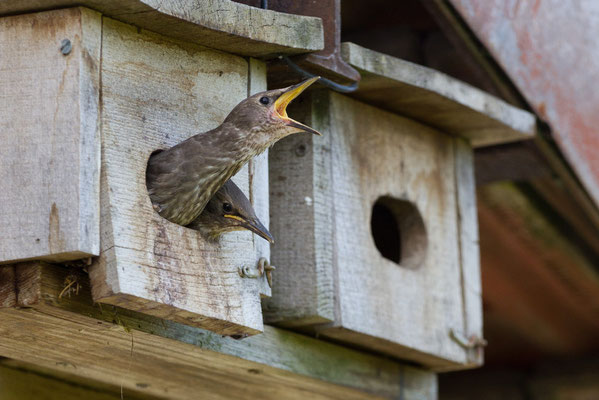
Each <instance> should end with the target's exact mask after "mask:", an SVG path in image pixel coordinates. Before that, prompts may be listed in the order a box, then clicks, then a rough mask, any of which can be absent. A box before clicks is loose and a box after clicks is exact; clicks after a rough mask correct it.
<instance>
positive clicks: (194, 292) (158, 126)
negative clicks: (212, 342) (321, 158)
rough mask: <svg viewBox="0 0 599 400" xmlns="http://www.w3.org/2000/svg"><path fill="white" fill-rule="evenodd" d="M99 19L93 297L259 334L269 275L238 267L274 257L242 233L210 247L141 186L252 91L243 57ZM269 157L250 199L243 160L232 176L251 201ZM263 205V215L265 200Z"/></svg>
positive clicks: (258, 191) (254, 181) (258, 163)
mask: <svg viewBox="0 0 599 400" xmlns="http://www.w3.org/2000/svg"><path fill="white" fill-rule="evenodd" d="M103 21H104V23H103V44H102V181H101V184H102V190H101V196H102V197H101V202H102V210H101V220H102V253H101V256H100V258H99V259H98V260H97V262H96V263H95V264H94V265H93V266H92V267H91V269H90V274H91V279H92V285H93V294H94V299H95V300H96V301H100V302H103V303H109V304H114V305H119V306H121V307H124V308H129V309H133V310H136V311H140V312H144V313H148V314H151V315H155V316H158V317H160V318H165V319H172V320H176V321H180V322H183V323H187V324H192V325H196V326H201V327H204V328H206V329H210V330H214V331H216V332H219V333H221V334H227V335H233V334H235V335H237V334H255V333H258V332H260V331H261V330H262V315H261V310H260V295H261V294H263V295H268V294H269V293H270V291H269V288H268V285H267V284H266V280H265V278H264V277H262V278H261V279H243V278H241V277H240V276H239V274H238V268H240V267H243V266H250V267H254V266H255V265H256V264H257V262H258V259H259V258H260V256H263V255H268V249H267V248H264V246H263V245H262V244H260V245H258V244H257V240H261V239H259V238H257V239H254V238H253V237H252V234H251V232H249V231H244V232H234V233H230V234H226V235H223V237H222V238H221V240H220V242H218V243H208V242H206V241H205V240H204V239H202V238H201V236H200V234H199V233H198V232H196V231H193V230H191V229H187V228H184V227H182V226H179V225H176V224H173V223H170V222H168V221H167V220H165V219H163V218H162V217H160V216H159V215H158V214H157V213H156V212H155V211H154V210H153V208H152V206H151V203H150V199H149V197H148V193H147V189H146V185H145V169H146V164H147V160H148V158H149V156H150V154H151V153H152V152H153V151H154V150H156V149H161V148H167V147H170V146H173V145H175V144H176V143H179V142H180V141H182V140H184V139H186V138H188V137H189V136H192V135H194V134H196V133H198V132H202V131H207V130H209V129H212V128H214V127H216V126H217V125H219V124H220V123H221V122H222V121H223V119H224V118H225V116H226V115H227V114H228V112H229V111H230V110H231V109H232V108H233V107H234V106H235V105H236V104H237V103H238V102H239V101H241V100H242V99H244V98H245V97H246V96H247V93H248V79H249V78H248V70H249V68H248V63H247V61H246V60H244V59H243V58H240V57H237V56H232V55H228V54H224V53H219V52H215V51H213V50H209V49H206V48H203V47H199V46H195V45H192V44H189V43H183V42H174V41H171V40H169V39H167V38H165V37H162V36H160V35H157V34H153V33H150V32H145V31H140V30H138V29H137V28H135V27H133V26H130V25H126V24H123V23H121V22H117V21H114V20H111V19H109V18H104V20H103ZM262 74H263V72H262ZM256 79H258V78H256ZM252 85H254V86H255V87H258V86H259V83H258V80H256V81H255V82H254V81H252ZM263 162H265V160H264V159H256V160H254V165H255V166H256V168H257V169H256V170H255V171H254V175H256V174H258V175H259V176H258V175H257V176H256V179H252V187H253V189H252V193H253V195H252V194H251V193H250V191H249V187H250V174H249V172H248V167H247V166H246V167H244V169H242V170H241V171H240V172H239V173H238V174H237V175H236V176H235V177H234V178H233V180H234V181H235V183H237V185H238V186H239V187H240V188H241V189H242V190H243V191H244V192H245V193H246V194H248V195H249V197H252V198H253V200H254V204H257V203H258V198H259V196H260V195H261V194H262V193H263V192H264V190H263V189H261V188H259V187H258V185H262V184H264V181H265V179H264V173H265V172H264V171H265V168H264V167H262V166H261V164H262V163H263ZM260 202H261V206H260V207H259V209H260V213H261V215H264V214H265V213H266V212H267V210H265V205H266V204H267V202H268V200H267V199H266V200H264V199H261V200H260ZM257 246H262V247H261V248H260V249H258V247H257Z"/></svg>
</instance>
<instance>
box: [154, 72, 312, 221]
mask: <svg viewBox="0 0 599 400" xmlns="http://www.w3.org/2000/svg"><path fill="white" fill-rule="evenodd" d="M318 79H319V78H311V79H308V80H306V81H304V82H302V83H299V84H297V85H293V86H290V87H287V88H284V89H276V90H269V91H266V92H262V93H258V94H255V95H253V96H251V97H248V98H247V99H245V100H243V101H242V102H241V103H239V104H238V105H237V106H236V107H235V108H234V109H233V110H232V111H231V112H230V113H229V115H228V116H227V118H225V121H224V122H223V123H222V124H221V125H220V126H219V127H218V128H216V129H213V130H211V131H208V132H203V133H199V134H197V135H195V136H192V137H191V138H189V139H187V140H185V141H183V142H181V143H179V144H177V145H176V146H173V147H171V148H170V149H167V150H164V151H161V152H159V153H155V154H153V155H152V156H151V157H150V160H149V161H148V168H147V171H146V184H147V187H148V193H149V194H150V199H151V200H152V203H153V205H154V209H155V210H156V211H158V213H159V214H160V215H162V216H163V217H164V218H166V219H168V220H170V221H171V222H174V223H176V224H179V225H188V224H190V223H191V222H192V221H193V220H194V219H196V218H197V217H198V216H199V215H200V213H201V212H202V210H203V209H204V207H205V206H206V204H207V203H208V201H209V200H210V199H211V198H212V196H213V195H214V194H215V193H216V191H217V190H218V189H219V188H220V187H221V186H222V185H223V184H224V183H225V182H226V181H227V180H228V179H229V178H230V177H231V176H233V175H234V174H235V173H236V172H237V171H239V169H241V167H242V166H243V165H244V164H245V163H247V162H248V161H249V160H250V159H251V158H252V157H254V156H256V155H258V154H260V153H262V152H263V151H264V150H266V149H267V148H268V147H270V146H272V145H273V144H274V143H275V142H277V141H278V140H279V139H282V138H284V137H285V136H288V135H291V134H292V133H296V132H302V131H305V132H311V133H314V134H317V135H320V133H318V132H317V131H315V130H314V129H312V128H310V127H308V126H306V125H304V124H301V123H299V122H297V121H294V120H293V119H291V118H289V117H288V116H287V111H286V108H287V105H288V104H289V103H290V102H291V101H292V100H293V99H294V98H296V97H297V96H299V94H300V93H301V92H303V91H304V90H305V89H306V88H307V87H308V86H310V85H311V84H313V83H314V82H316V81H317V80H318Z"/></svg>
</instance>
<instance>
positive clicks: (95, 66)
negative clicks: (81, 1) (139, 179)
mask: <svg viewBox="0 0 599 400" xmlns="http://www.w3.org/2000/svg"><path fill="white" fill-rule="evenodd" d="M100 29H101V22H100V15H99V14H98V13H95V12H93V11H90V10H87V9H83V8H73V9H68V10H58V11H49V12H43V13H37V14H30V15H19V16H14V17H5V18H0V54H2V55H3V56H2V57H1V58H0V86H2V88H3V91H2V95H0V142H2V147H1V148H0V159H1V160H2V163H1V164H0V204H2V207H1V209H0V226H2V232H0V242H1V243H2V245H1V246H0V263H7V262H14V261H19V260H27V259H45V260H54V261H58V260H71V259H77V258H82V257H85V256H90V255H97V254H98V252H99V246H100V244H99V242H100V237H99V225H98V224H99V161H100V130H99V111H98V102H99V78H100V70H99V62H100ZM63 39H69V40H70V41H71V43H72V51H71V52H70V53H69V54H68V55H63V54H62V53H61V51H60V43H61V41H62V40H63ZM24 44H26V45H24Z"/></svg>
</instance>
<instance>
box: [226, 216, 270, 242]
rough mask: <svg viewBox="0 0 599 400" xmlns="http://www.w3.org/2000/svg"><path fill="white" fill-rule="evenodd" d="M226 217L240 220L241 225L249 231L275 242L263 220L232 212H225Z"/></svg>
mask: <svg viewBox="0 0 599 400" xmlns="http://www.w3.org/2000/svg"><path fill="white" fill-rule="evenodd" d="M225 218H231V219H235V220H237V221H239V222H240V224H239V226H241V227H242V228H245V229H247V230H248V231H251V232H254V233H255V234H256V235H258V236H260V237H263V238H264V239H266V240H268V242H269V243H271V244H273V243H274V242H275V239H274V238H273V237H272V235H271V234H270V232H269V231H268V229H266V228H265V227H264V225H262V222H260V221H259V220H258V218H256V219H254V220H249V219H245V218H242V217H240V216H237V215H230V214H225Z"/></svg>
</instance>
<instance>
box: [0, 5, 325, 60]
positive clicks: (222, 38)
mask: <svg viewBox="0 0 599 400" xmlns="http://www.w3.org/2000/svg"><path fill="white" fill-rule="evenodd" d="M73 6H85V7H89V8H92V9H94V10H97V11H100V12H101V13H102V14H104V15H106V16H108V17H112V18H114V19H117V20H119V21H122V22H126V23H129V24H133V25H136V26H138V27H140V28H144V29H148V30H150V31H153V32H157V33H161V34H164V35H166V36H170V37H173V38H176V39H181V40H184V41H187V42H190V43H196V44H200V45H204V46H207V47H211V48H214V49H218V50H223V51H226V52H229V53H234V54H239V55H244V56H252V57H258V58H272V57H274V56H276V55H278V54H298V53H306V52H310V51H316V50H321V49H323V48H324V38H323V29H322V21H321V20H320V18H314V17H306V16H303V15H293V14H286V13H281V12H276V11H272V10H262V9H259V8H255V7H249V6H246V5H244V4H239V3H236V2H233V1H229V0H196V1H177V0H83V1H82V0H21V1H12V0H0V15H7V14H22V13H28V12H34V11H40V10H50V9H54V8H64V7H73Z"/></svg>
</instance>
